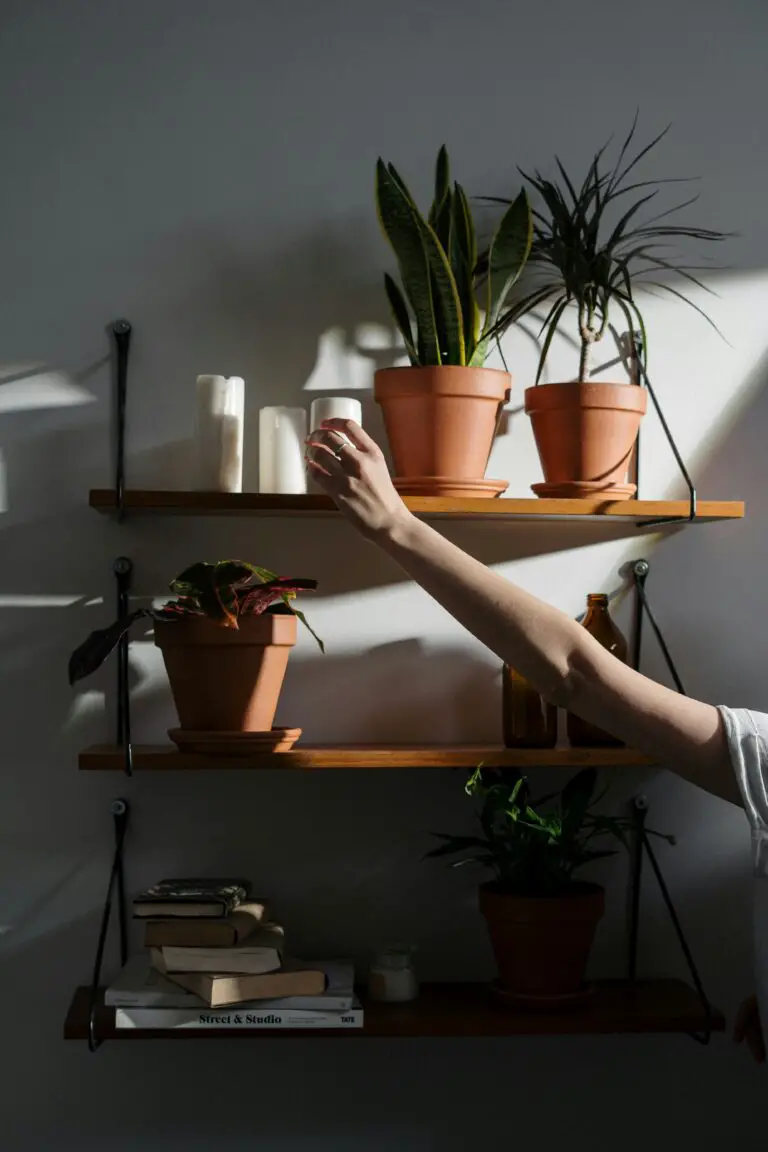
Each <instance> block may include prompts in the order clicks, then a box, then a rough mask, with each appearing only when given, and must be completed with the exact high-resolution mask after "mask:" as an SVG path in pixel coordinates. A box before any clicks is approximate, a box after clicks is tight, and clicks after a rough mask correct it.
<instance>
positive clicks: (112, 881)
mask: <svg viewBox="0 0 768 1152" xmlns="http://www.w3.org/2000/svg"><path fill="white" fill-rule="evenodd" d="M128 813H129V807H128V801H127V800H122V799H120V800H113V801H112V819H113V822H114V827H115V851H114V855H113V857H112V867H111V869H110V872H109V881H108V883H107V894H106V897H105V900H104V909H103V911H102V914H101V926H100V928H99V938H98V942H97V944H96V958H95V960H94V963H93V979H92V981H91V998H90V1012H89V1015H88V1048H89V1050H90V1051H91V1052H95V1051H96V1049H97V1048H99V1047H100V1046H101V1044H102V1041H101V1040H100V1039H99V1037H98V1036H97V1034H96V1011H97V1008H98V997H99V985H100V982H101V968H102V964H103V961H104V948H105V946H106V943H107V935H108V933H109V925H110V921H111V918H112V906H113V903H114V899H115V896H117V919H118V928H119V932H120V963H121V965H122V966H123V967H124V966H125V963H126V961H127V959H128V921H127V918H126V903H125V877H124V871H123V845H124V843H125V833H126V829H127V827H128Z"/></svg>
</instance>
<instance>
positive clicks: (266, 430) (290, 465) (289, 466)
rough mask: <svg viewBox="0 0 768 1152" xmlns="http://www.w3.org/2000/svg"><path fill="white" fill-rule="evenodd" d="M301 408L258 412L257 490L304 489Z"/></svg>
mask: <svg viewBox="0 0 768 1152" xmlns="http://www.w3.org/2000/svg"><path fill="white" fill-rule="evenodd" d="M306 438H307V413H306V410H305V409H304V408H283V407H275V408H262V409H261V411H260V412H259V492H282V493H294V494H301V493H303V492H306V490H307V473H306V469H305V465H304V452H305V450H306V446H305V443H304V441H305V440H306Z"/></svg>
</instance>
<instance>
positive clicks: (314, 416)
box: [309, 396, 363, 432]
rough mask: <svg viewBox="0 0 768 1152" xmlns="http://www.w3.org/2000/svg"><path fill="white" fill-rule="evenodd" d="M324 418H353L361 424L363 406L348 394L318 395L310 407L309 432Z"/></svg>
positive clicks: (316, 427) (318, 425)
mask: <svg viewBox="0 0 768 1152" xmlns="http://www.w3.org/2000/svg"><path fill="white" fill-rule="evenodd" d="M324 420H354V421H355V423H356V424H362V422H363V406H362V404H361V403H360V401H359V400H352V399H351V398H350V397H348V396H318V397H317V399H316V400H313V401H312V407H311V409H310V419H309V430H310V432H316V431H317V430H318V428H320V427H321V426H322V423H323V421H324Z"/></svg>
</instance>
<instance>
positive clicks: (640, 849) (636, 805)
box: [628, 796, 712, 1044]
mask: <svg viewBox="0 0 768 1152" xmlns="http://www.w3.org/2000/svg"><path fill="white" fill-rule="evenodd" d="M647 812H648V801H647V800H646V798H645V796H636V797H635V799H634V801H633V803H632V815H633V824H634V843H633V846H632V848H633V860H632V880H631V893H630V896H631V912H630V926H629V971H628V975H629V980H630V982H631V983H634V981H635V980H636V979H637V951H638V942H639V938H640V887H641V882H642V873H643V857H644V856H646V857H647V858H648V862H649V863H650V865H651V868H652V870H653V874H654V876H655V877H656V882H657V884H658V885H659V891H660V892H661V896H662V899H663V901H664V904H665V906H666V909H667V912H668V913H669V918H670V920H671V921H672V927H673V928H674V930H675V935H676V936H677V940H678V943H679V945H680V948H681V950H682V953H683V956H684V957H685V962H686V965H687V967H688V971H689V973H690V976H691V980H692V981H693V986H694V988H695V989H696V993H697V995H698V997H699V1000H700V1002H701V1006H702V1008H703V1010H704V1018H705V1021H706V1024H705V1027H704V1031H703V1032H694V1033H691V1036H692V1039H694V1040H696V1041H697V1043H699V1044H709V1042H710V1040H711V1038H712V1005H711V1004H710V1001H709V998H708V996H707V994H706V992H705V991H704V985H703V983H702V980H701V976H700V974H699V970H698V968H697V966H696V961H695V960H694V958H693V953H692V952H691V948H690V945H689V944H688V941H687V939H686V936H685V932H684V931H683V926H682V924H681V923H680V917H679V916H678V914H677V910H676V909H675V906H674V904H673V902H672V897H671V895H670V892H669V888H668V887H667V883H666V881H665V879H664V876H663V874H662V871H661V868H660V867H659V862H658V860H657V859H656V854H655V852H654V851H653V848H652V847H651V842H650V838H649V836H648V832H647V831H646V827H645V823H646V816H647Z"/></svg>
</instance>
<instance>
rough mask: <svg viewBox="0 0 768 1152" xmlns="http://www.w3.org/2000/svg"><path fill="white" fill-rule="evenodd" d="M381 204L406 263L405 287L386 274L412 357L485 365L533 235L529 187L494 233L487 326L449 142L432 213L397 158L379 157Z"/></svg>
mask: <svg viewBox="0 0 768 1152" xmlns="http://www.w3.org/2000/svg"><path fill="white" fill-rule="evenodd" d="M376 208H377V211H378V215H379V221H380V223H381V227H382V229H383V231H384V235H385V236H386V238H387V240H388V241H389V243H390V244H391V246H392V249H393V251H394V253H395V256H396V257H397V262H398V266H399V269H400V278H401V281H402V287H403V290H402V291H401V290H400V288H399V287H398V286H397V284H396V283H395V281H394V280H393V278H392V277H391V276H389V275H386V276H385V277H384V286H385V288H386V292H387V298H388V300H389V304H390V307H391V309H392V314H393V316H394V318H395V323H396V324H397V326H398V328H399V330H400V333H401V335H402V337H403V341H404V343H405V347H406V350H407V352H408V356H409V358H410V361H411V364H413V365H415V366H427V365H438V364H458V365H471V366H473V367H481V366H482V365H483V364H484V363H485V359H486V356H487V355H488V351H489V349H490V345H491V341H492V335H491V334H492V333H493V331H494V329H495V328H496V326H497V324H498V321H499V318H500V316H501V312H502V308H503V307H504V304H505V302H506V300H507V297H508V295H509V292H510V290H511V289H512V287H513V285H514V284H515V283H516V281H517V279H518V278H519V276H520V273H521V272H522V270H523V268H524V267H525V262H526V260H527V259H528V253H529V252H530V248H531V241H532V238H533V221H532V217H531V209H530V205H529V204H528V198H527V196H526V193H525V191H521V192H520V194H519V196H517V198H516V199H515V200H514V201H513V202H512V203H511V204H510V205H509V207H508V208H507V210H506V212H505V213H504V215H503V217H502V219H501V221H500V222H499V226H498V228H497V229H496V232H495V234H494V236H493V239H492V240H491V243H490V246H489V249H488V255H487V269H488V271H487V275H486V277H485V281H484V285H483V287H484V293H485V299H484V306H485V319H484V322H483V324H482V326H481V322H480V309H479V307H478V303H477V300H476V296H475V275H476V267H477V241H476V234H475V227H474V222H473V220H472V213H471V211H470V207H469V201H468V199H467V195H466V193H465V192H464V189H463V188H462V187H461V185H460V184H457V183H454V184H453V185H452V184H451V178H450V165H449V160H448V153H447V151H446V149H445V147H442V148H441V149H440V152H439V153H438V157H437V165H436V169H435V194H434V200H433V202H432V207H431V208H430V210H429V214H428V216H427V218H426V219H425V218H424V217H423V215H422V214H421V212H420V211H419V209H418V208H417V206H416V204H415V202H414V200H413V197H412V196H411V194H410V192H409V191H408V188H407V187H406V184H405V182H404V180H403V179H402V177H401V176H400V175H399V173H398V172H397V170H396V169H395V167H394V166H393V165H392V164H385V163H384V161H383V160H381V159H380V160H379V161H378V163H377V165H376Z"/></svg>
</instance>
